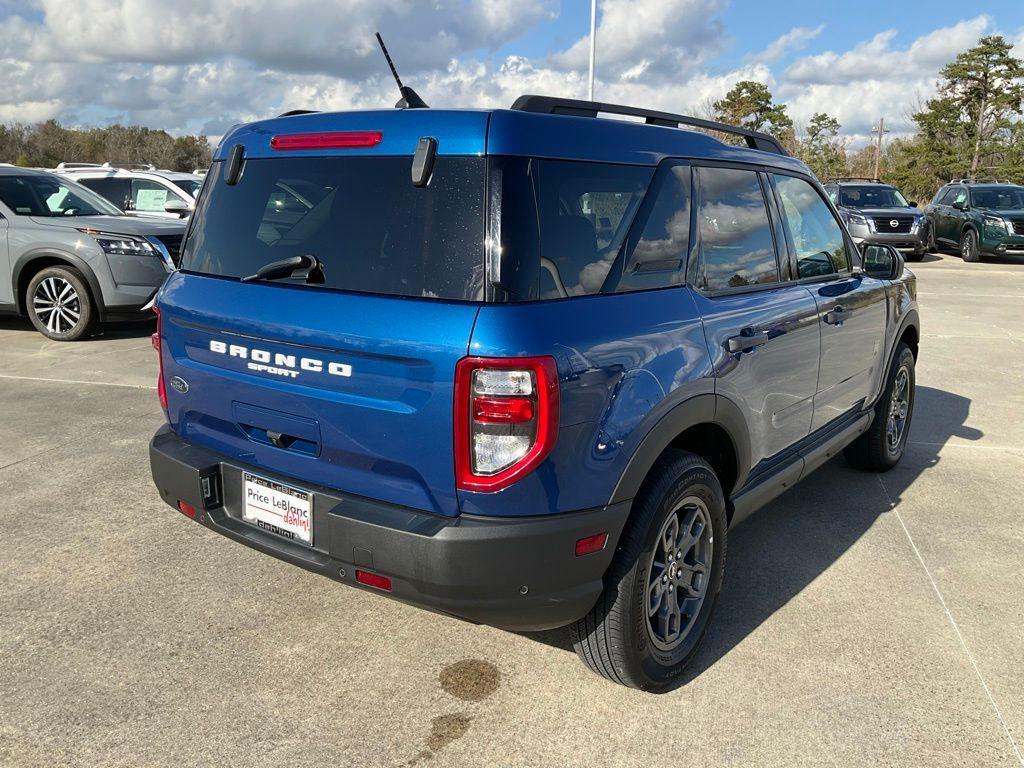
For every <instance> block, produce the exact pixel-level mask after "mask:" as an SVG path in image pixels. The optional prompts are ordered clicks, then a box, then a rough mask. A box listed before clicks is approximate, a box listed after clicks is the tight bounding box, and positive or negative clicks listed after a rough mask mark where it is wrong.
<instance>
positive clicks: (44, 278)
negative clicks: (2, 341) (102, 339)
mask: <svg viewBox="0 0 1024 768" xmlns="http://www.w3.org/2000/svg"><path fill="white" fill-rule="evenodd" d="M25 310H26V311H27V312H28V316H29V319H30V320H31V321H32V325H34V326H35V328H36V330H37V331H39V332H40V333H41V334H43V335H44V336H45V337H46V338H48V339H53V340H54V341H78V340H79V339H81V338H84V337H86V336H88V335H89V334H90V333H92V330H93V328H94V327H95V325H96V307H95V305H94V304H93V300H92V297H91V296H90V295H89V288H88V286H87V285H86V283H85V278H84V277H82V273H81V272H79V271H78V270H77V269H75V268H74V267H66V266H54V267H46V268H44V269H42V270H40V271H39V272H38V273H37V274H36V275H35V276H34V277H33V278H32V279H31V280H30V281H29V284H28V288H27V289H26V291H25Z"/></svg>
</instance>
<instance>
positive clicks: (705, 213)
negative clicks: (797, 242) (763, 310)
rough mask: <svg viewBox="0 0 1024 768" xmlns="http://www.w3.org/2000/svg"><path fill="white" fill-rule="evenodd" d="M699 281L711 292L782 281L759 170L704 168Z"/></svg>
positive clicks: (699, 220) (699, 215)
mask: <svg viewBox="0 0 1024 768" xmlns="http://www.w3.org/2000/svg"><path fill="white" fill-rule="evenodd" d="M697 173H698V175H699V179H700V204H699V206H698V209H697V228H698V232H699V236H700V258H701V266H700V274H699V276H698V282H699V283H700V285H701V287H703V288H704V289H705V290H708V291H721V290H728V289H730V288H742V287H744V286H748V285H762V284H766V283H777V282H778V281H779V265H778V260H777V259H776V257H775V241H774V239H773V238H772V229H771V224H769V222H768V211H767V209H766V208H765V201H764V193H763V192H762V191H761V182H760V181H759V179H758V177H757V173H755V172H754V171H745V170H739V169H734V168H700V169H698V171H697Z"/></svg>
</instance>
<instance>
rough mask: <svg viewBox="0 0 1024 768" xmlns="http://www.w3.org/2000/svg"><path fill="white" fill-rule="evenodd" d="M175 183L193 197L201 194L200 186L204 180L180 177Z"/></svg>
mask: <svg viewBox="0 0 1024 768" xmlns="http://www.w3.org/2000/svg"><path fill="white" fill-rule="evenodd" d="M174 183H175V184H176V185H178V186H179V187H181V188H182V189H183V190H185V191H186V192H188V193H189V194H190V195H192V197H195V196H196V195H197V194H199V188H200V187H201V186H203V182H201V181H196V180H195V179H179V180H178V181H175V182H174Z"/></svg>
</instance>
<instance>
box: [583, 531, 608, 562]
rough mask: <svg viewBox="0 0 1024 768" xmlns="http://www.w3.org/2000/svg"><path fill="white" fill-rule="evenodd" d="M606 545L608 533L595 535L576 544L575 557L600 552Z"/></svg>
mask: <svg viewBox="0 0 1024 768" xmlns="http://www.w3.org/2000/svg"><path fill="white" fill-rule="evenodd" d="M607 543H608V533H607V532H605V533H595V534H594V535H593V536H587V537H585V538H582V539H580V540H579V541H577V542H576V557H580V556H582V555H589V554H591V553H592V552H600V551H601V550H602V549H604V547H605V544H607Z"/></svg>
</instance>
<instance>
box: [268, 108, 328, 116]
mask: <svg viewBox="0 0 1024 768" xmlns="http://www.w3.org/2000/svg"><path fill="white" fill-rule="evenodd" d="M319 111H320V110H319V109H292V110H289V111H288V112H282V113H281V114H280V115H278V117H291V116H292V115H312V114H315V113H317V112H319Z"/></svg>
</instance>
